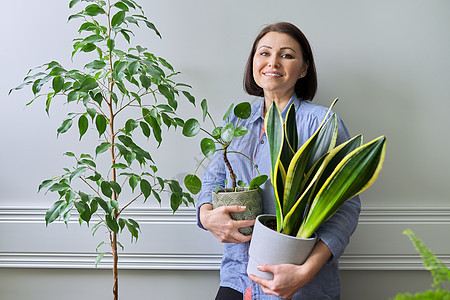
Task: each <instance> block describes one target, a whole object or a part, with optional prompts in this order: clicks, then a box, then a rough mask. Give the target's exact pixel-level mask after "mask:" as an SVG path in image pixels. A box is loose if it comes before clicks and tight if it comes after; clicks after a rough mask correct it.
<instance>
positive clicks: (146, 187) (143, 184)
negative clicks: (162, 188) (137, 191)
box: [140, 179, 152, 200]
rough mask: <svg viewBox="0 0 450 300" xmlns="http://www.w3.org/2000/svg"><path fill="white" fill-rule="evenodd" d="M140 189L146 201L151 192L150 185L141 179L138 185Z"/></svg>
mask: <svg viewBox="0 0 450 300" xmlns="http://www.w3.org/2000/svg"><path fill="white" fill-rule="evenodd" d="M140 187H141V192H142V194H144V197H145V200H147V198H148V197H149V196H150V194H151V192H152V186H151V185H150V183H149V182H148V181H147V180H145V179H142V180H141V183H140Z"/></svg>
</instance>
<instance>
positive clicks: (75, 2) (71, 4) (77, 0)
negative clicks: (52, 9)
mask: <svg viewBox="0 0 450 300" xmlns="http://www.w3.org/2000/svg"><path fill="white" fill-rule="evenodd" d="M80 1H81V0H72V1H70V3H69V8H72V7H74V6H75V4H77V3H79V2H80Z"/></svg>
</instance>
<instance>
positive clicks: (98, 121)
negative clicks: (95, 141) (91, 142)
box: [95, 115, 107, 137]
mask: <svg viewBox="0 0 450 300" xmlns="http://www.w3.org/2000/svg"><path fill="white" fill-rule="evenodd" d="M106 125H107V121H106V118H105V117H104V116H103V115H97V117H96V118H95V126H96V127H97V131H98V136H99V137H100V136H101V135H102V134H103V133H104V132H105V130H106Z"/></svg>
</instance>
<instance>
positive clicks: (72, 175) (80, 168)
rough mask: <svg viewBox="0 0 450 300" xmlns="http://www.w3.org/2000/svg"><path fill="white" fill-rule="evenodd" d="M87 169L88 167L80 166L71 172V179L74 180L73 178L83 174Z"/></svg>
mask: <svg viewBox="0 0 450 300" xmlns="http://www.w3.org/2000/svg"><path fill="white" fill-rule="evenodd" d="M86 170H87V167H79V168H77V169H76V170H75V171H73V172H72V173H71V174H70V178H69V180H70V181H72V180H73V179H75V178H77V177H79V176H80V175H81V174H83V173H84V172H85V171H86Z"/></svg>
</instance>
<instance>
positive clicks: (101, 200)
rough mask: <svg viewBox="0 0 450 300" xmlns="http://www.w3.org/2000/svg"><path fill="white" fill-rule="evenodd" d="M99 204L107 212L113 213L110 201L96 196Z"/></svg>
mask: <svg viewBox="0 0 450 300" xmlns="http://www.w3.org/2000/svg"><path fill="white" fill-rule="evenodd" d="M94 199H95V200H96V201H97V202H98V204H100V206H101V207H102V208H103V210H104V211H105V212H106V213H107V214H111V213H112V207H111V206H110V205H108V203H107V202H106V201H105V200H103V199H102V198H100V197H95V198H94Z"/></svg>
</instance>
